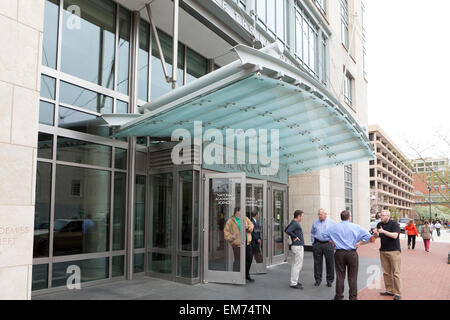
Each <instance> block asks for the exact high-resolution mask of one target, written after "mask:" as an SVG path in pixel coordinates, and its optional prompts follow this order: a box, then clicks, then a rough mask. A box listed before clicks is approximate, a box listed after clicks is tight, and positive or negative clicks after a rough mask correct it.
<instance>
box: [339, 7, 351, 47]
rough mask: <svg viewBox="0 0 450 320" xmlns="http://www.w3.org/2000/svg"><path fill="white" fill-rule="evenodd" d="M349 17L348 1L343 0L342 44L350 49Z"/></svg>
mask: <svg viewBox="0 0 450 320" xmlns="http://www.w3.org/2000/svg"><path fill="white" fill-rule="evenodd" d="M348 26H349V15H348V0H341V38H342V44H343V45H344V46H345V47H346V48H347V49H349V45H350V40H349V32H348Z"/></svg>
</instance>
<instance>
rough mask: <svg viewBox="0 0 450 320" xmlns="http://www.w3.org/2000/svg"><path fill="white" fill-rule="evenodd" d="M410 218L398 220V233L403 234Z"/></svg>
mask: <svg viewBox="0 0 450 320" xmlns="http://www.w3.org/2000/svg"><path fill="white" fill-rule="evenodd" d="M411 220H412V219H410V218H400V219H398V223H399V224H400V231H401V232H405V227H406V225H407V224H408V223H409V222H410V221H411Z"/></svg>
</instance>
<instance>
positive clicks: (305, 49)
mask: <svg viewBox="0 0 450 320" xmlns="http://www.w3.org/2000/svg"><path fill="white" fill-rule="evenodd" d="M295 32H296V36H295V55H296V57H297V58H298V59H299V60H300V61H301V62H302V65H303V66H304V67H305V68H306V69H307V70H309V71H310V72H311V73H312V74H313V75H314V76H316V77H318V63H317V62H318V56H319V50H318V47H319V44H318V28H317V26H316V25H315V24H314V23H313V22H312V19H311V18H309V17H308V15H307V14H306V12H305V11H304V10H303V9H302V8H300V7H299V6H297V7H296V13H295Z"/></svg>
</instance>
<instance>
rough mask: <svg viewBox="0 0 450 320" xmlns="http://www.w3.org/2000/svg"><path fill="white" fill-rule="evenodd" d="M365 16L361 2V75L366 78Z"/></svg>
mask: <svg viewBox="0 0 450 320" xmlns="http://www.w3.org/2000/svg"><path fill="white" fill-rule="evenodd" d="M365 16H366V5H365V1H364V0H363V1H362V2H361V19H362V43H363V48H362V50H363V73H364V76H365V77H366V76H367V49H366V47H367V46H366V44H367V35H366V26H365V20H364V19H365Z"/></svg>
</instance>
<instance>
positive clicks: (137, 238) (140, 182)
mask: <svg viewBox="0 0 450 320" xmlns="http://www.w3.org/2000/svg"><path fill="white" fill-rule="evenodd" d="M135 192H136V198H135V203H134V206H135V209H134V247H135V248H144V247H145V194H146V184H145V176H140V175H137V176H136V191H135Z"/></svg>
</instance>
